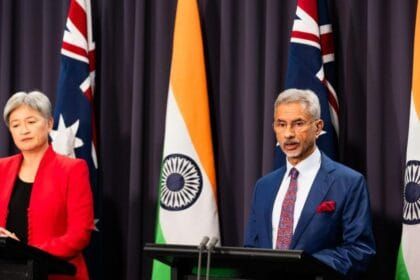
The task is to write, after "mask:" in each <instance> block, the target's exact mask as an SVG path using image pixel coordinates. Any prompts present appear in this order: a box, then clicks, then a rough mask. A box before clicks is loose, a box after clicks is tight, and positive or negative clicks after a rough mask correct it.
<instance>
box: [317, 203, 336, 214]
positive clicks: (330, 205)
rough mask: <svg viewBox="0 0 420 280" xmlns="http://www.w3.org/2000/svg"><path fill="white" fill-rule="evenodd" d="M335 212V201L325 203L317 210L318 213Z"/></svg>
mask: <svg viewBox="0 0 420 280" xmlns="http://www.w3.org/2000/svg"><path fill="white" fill-rule="evenodd" d="M334 210H335V201H334V200H327V201H323V202H321V204H319V205H318V207H317V208H316V212H317V213H325V212H333V211H334Z"/></svg>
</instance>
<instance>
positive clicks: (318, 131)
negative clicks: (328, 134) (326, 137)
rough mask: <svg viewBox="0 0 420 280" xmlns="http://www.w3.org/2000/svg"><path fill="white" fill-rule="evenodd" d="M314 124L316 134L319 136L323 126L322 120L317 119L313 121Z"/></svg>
mask: <svg viewBox="0 0 420 280" xmlns="http://www.w3.org/2000/svg"><path fill="white" fill-rule="evenodd" d="M315 126H316V136H319V135H320V134H321V132H322V129H323V128H324V121H323V120H322V119H318V120H316V121H315Z"/></svg>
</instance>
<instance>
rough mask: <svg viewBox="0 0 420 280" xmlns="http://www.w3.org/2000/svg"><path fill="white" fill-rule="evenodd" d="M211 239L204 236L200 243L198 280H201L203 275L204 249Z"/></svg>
mask: <svg viewBox="0 0 420 280" xmlns="http://www.w3.org/2000/svg"><path fill="white" fill-rule="evenodd" d="M209 239H210V238H209V237H208V236H204V237H203V239H202V240H201V242H200V245H198V267H197V280H200V274H201V256H202V254H203V249H204V248H205V247H206V244H207V242H209Z"/></svg>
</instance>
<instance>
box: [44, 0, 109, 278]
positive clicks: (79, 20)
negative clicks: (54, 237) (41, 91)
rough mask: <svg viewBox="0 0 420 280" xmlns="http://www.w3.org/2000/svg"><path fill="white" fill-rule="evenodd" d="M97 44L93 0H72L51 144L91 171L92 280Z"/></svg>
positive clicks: (93, 262) (94, 270)
mask: <svg viewBox="0 0 420 280" xmlns="http://www.w3.org/2000/svg"><path fill="white" fill-rule="evenodd" d="M94 80H95V43H94V42H93V36H92V19H91V6H90V0H71V2H70V8H69V12H68V17H67V21H66V27H65V30H64V36H63V43H62V47H61V65H60V74H59V81H58V90H57V96H56V104H55V111H54V129H53V130H52V131H51V134H50V136H51V139H52V146H53V148H54V150H55V151H56V152H57V153H60V154H64V155H68V156H71V157H77V158H83V159H84V160H85V161H86V162H87V164H88V166H89V172H90V179H91V186H92V193H93V198H94V205H95V231H94V232H93V234H92V238H91V243H90V245H89V248H88V249H87V250H86V252H85V256H86V262H87V265H88V269H89V273H90V275H91V279H101V278H102V277H101V276H100V274H99V273H100V271H101V270H100V263H101V261H100V256H101V255H102V254H101V252H100V246H99V244H100V240H99V238H100V236H99V230H98V222H99V217H100V209H101V207H100V205H101V203H100V202H101V201H100V193H99V187H98V182H97V173H98V162H97V157H96V148H95V147H96V132H95V118H94V117H95V114H94V111H93V97H94Z"/></svg>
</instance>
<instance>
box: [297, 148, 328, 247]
mask: <svg viewBox="0 0 420 280" xmlns="http://www.w3.org/2000/svg"><path fill="white" fill-rule="evenodd" d="M333 170H334V165H333V161H332V160H330V159H329V158H327V157H326V156H325V155H323V154H321V167H320V168H319V171H318V174H317V175H316V176H315V180H314V182H313V184H312V187H311V190H310V191H309V194H308V197H307V199H306V202H305V205H304V207H303V209H302V213H301V214H300V218H299V222H298V224H297V226H296V229H295V232H294V233H293V237H292V244H291V246H290V248H291V249H293V248H294V247H295V245H296V243H297V242H298V240H299V238H300V237H301V235H302V233H303V232H304V231H305V228H306V227H307V226H308V224H309V222H310V221H311V220H312V217H313V216H314V215H315V213H316V208H317V207H318V205H319V204H320V203H321V202H322V200H323V199H324V197H325V196H326V194H327V193H328V190H329V189H330V187H331V185H332V183H333V182H334V179H333V178H332V177H331V176H330V173H331V172H332V171H333Z"/></svg>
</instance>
